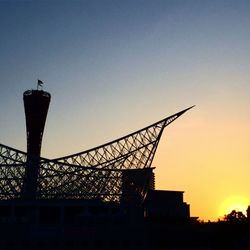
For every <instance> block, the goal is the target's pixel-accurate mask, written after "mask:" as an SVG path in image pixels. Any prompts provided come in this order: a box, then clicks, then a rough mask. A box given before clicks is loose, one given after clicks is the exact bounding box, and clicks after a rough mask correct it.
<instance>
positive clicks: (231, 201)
mask: <svg viewBox="0 0 250 250" xmlns="http://www.w3.org/2000/svg"><path fill="white" fill-rule="evenodd" d="M248 204H249V200H248V199H246V198H245V197H241V196H232V197H229V198H227V199H225V200H224V201H223V202H222V203H221V205H220V207H219V211H218V212H219V216H220V217H223V216H224V215H226V214H229V213H230V212H231V211H232V210H236V211H241V212H242V213H243V214H245V215H246V210H247V206H248Z"/></svg>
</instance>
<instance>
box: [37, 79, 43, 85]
mask: <svg viewBox="0 0 250 250" xmlns="http://www.w3.org/2000/svg"><path fill="white" fill-rule="evenodd" d="M37 85H38V86H40V87H42V85H43V81H41V80H39V79H38V80H37Z"/></svg>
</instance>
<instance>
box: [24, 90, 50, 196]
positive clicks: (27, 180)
mask: <svg viewBox="0 0 250 250" xmlns="http://www.w3.org/2000/svg"><path fill="white" fill-rule="evenodd" d="M50 98H51V95H50V93H48V92H45V91H43V90H39V89H38V88H37V90H27V91H25V92H24V93H23V101H24V110H25V118H26V135H27V160H26V169H25V176H24V182H23V190H22V196H23V198H27V199H35V198H36V191H37V179H38V174H39V169H40V154H41V146H42V138H43V131H44V126H45V122H46V117H47V113H48V109H49V103H50Z"/></svg>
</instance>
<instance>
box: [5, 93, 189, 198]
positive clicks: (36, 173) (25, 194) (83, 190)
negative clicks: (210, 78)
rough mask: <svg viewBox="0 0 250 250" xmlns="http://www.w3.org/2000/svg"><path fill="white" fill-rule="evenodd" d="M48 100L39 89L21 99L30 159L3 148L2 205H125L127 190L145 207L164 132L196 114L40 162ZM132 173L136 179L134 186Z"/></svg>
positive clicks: (14, 150) (22, 154)
mask: <svg viewBox="0 0 250 250" xmlns="http://www.w3.org/2000/svg"><path fill="white" fill-rule="evenodd" d="M50 97H51V95H50V94H49V93H48V92H45V91H43V90H41V89H40V90H39V89H37V90H28V91H25V92H24V94H23V99H24V107H25V115H26V130H27V153H25V152H22V151H20V150H17V149H14V148H11V147H8V146H6V145H3V144H0V199H1V200H10V199H100V200H102V201H114V202H121V199H122V196H123V190H124V186H125V184H126V186H128V185H130V189H133V192H134V194H136V195H137V196H140V199H141V202H143V200H144V199H145V197H146V196H147V192H148V190H149V189H150V188H152V185H154V184H153V183H152V178H151V177H152V176H151V174H150V173H152V165H151V164H152V161H153V159H154V156H155V153H156V150H157V146H158V144H159V141H160V138H161V136H162V133H163V131H164V129H165V128H166V127H167V126H168V125H169V124H170V123H172V122H173V121H174V120H176V119H177V118H178V117H180V116H181V115H182V114H184V113H185V112H186V111H188V110H189V109H190V108H192V107H190V108H187V109H185V110H182V111H180V112H178V113H176V114H174V115H171V116H169V117H167V118H164V119H162V120H160V121H158V122H156V123H154V124H152V125H149V126H147V127H145V128H142V129H140V130H138V131H136V132H133V133H131V134H129V135H126V136H124V137H121V138H119V139H116V140H114V141H111V142H109V143H106V144H103V145H101V146H98V147H95V148H92V149H89V150H86V151H83V152H79V153H76V154H73V155H68V156H64V157H60V158H57V159H46V158H43V157H40V151H41V145H42V136H43V130H44V125H45V121H46V116H47V111H48V108H49V102H50ZM133 170H134V171H133ZM129 173H133V174H132V175H133V178H132V179H133V180H131V181H130V180H129V177H130V176H129ZM150 178H151V179H150ZM135 179H138V183H136V181H135ZM133 192H132V191H131V193H133Z"/></svg>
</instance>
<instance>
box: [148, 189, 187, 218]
mask: <svg viewBox="0 0 250 250" xmlns="http://www.w3.org/2000/svg"><path fill="white" fill-rule="evenodd" d="M183 193H184V192H182V191H166V190H149V192H148V195H147V198H146V202H145V216H146V217H148V218H150V219H156V220H165V221H169V222H180V221H187V220H189V219H190V211H189V205H188V204H187V203H185V202H183Z"/></svg>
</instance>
